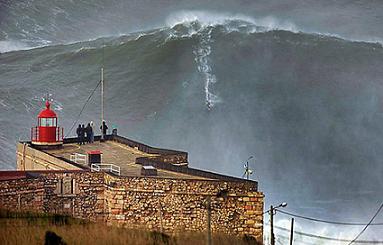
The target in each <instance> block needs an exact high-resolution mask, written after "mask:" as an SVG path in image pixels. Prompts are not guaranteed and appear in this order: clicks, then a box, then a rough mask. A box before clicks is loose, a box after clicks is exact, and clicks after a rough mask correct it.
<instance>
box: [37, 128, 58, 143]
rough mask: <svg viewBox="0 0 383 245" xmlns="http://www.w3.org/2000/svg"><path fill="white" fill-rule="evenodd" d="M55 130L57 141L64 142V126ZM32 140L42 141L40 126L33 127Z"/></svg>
mask: <svg viewBox="0 0 383 245" xmlns="http://www.w3.org/2000/svg"><path fill="white" fill-rule="evenodd" d="M55 130H56V132H55V134H56V135H55V136H56V138H55V140H56V142H63V140H64V128H62V127H56V129H55ZM31 141H40V128H39V127H32V128H31Z"/></svg>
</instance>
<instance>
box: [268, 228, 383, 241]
mask: <svg viewBox="0 0 383 245" xmlns="http://www.w3.org/2000/svg"><path fill="white" fill-rule="evenodd" d="M274 227H275V228H277V229H279V230H283V231H288V232H290V229H287V228H283V227H280V226H274ZM294 233H295V234H298V235H301V236H306V237H311V238H316V239H322V240H327V241H337V242H351V241H352V240H349V239H344V238H335V237H327V236H319V235H315V234H310V233H305V232H300V231H294ZM356 243H363V244H383V241H372V240H371V241H368V240H360V241H357V242H356Z"/></svg>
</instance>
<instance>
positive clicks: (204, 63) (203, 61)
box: [193, 29, 222, 109]
mask: <svg viewBox="0 0 383 245" xmlns="http://www.w3.org/2000/svg"><path fill="white" fill-rule="evenodd" d="M211 30H212V29H210V30H209V31H208V32H205V33H203V34H202V35H200V36H199V38H200V41H199V44H198V45H197V47H196V48H195V50H194V51H193V53H194V55H195V58H194V60H195V62H196V63H197V68H198V71H199V72H200V73H201V74H202V75H203V77H204V80H205V86H204V92H205V102H206V104H207V106H208V108H209V109H210V108H212V107H214V106H215V105H216V104H217V103H219V102H221V101H222V100H221V99H220V98H219V96H218V95H216V94H214V93H213V91H212V90H213V89H212V86H213V84H215V83H216V82H217V78H216V76H215V75H214V73H213V71H212V67H211V65H210V63H211V61H210V57H209V55H210V54H211V45H210V44H211V42H212V40H211Z"/></svg>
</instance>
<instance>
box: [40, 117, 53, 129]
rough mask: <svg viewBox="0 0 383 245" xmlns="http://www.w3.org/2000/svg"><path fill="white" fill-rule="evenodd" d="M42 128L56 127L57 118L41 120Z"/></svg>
mask: <svg viewBox="0 0 383 245" xmlns="http://www.w3.org/2000/svg"><path fill="white" fill-rule="evenodd" d="M40 126H42V127H56V118H40Z"/></svg>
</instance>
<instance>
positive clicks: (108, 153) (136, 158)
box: [43, 135, 257, 188]
mask: <svg viewBox="0 0 383 245" xmlns="http://www.w3.org/2000/svg"><path fill="white" fill-rule="evenodd" d="M100 138H101V137H100V136H96V137H95V142H94V143H91V144H85V145H78V144H77V138H67V139H64V144H63V146H62V147H60V148H54V149H45V150H43V151H44V152H46V153H48V154H49V155H51V156H54V157H56V158H57V159H60V160H64V161H66V162H68V163H69V164H72V165H74V166H76V167H78V168H79V169H83V170H86V171H89V170H91V166H89V165H88V163H87V160H86V159H87V158H88V155H87V153H89V152H94V151H99V152H97V153H101V154H102V155H101V158H102V162H101V163H102V164H106V165H108V164H112V165H113V166H114V167H115V168H116V166H117V168H119V169H120V174H121V176H126V177H146V176H145V175H143V174H142V171H141V170H142V168H143V166H153V167H154V168H156V169H157V175H156V176H155V178H170V179H191V180H216V181H236V182H249V183H252V184H254V185H255V188H257V182H256V181H253V180H245V179H241V178H237V177H231V176H226V175H222V174H217V173H212V172H208V171H204V170H200V169H194V168H190V167H189V166H188V153H187V152H182V151H176V150H169V149H161V148H155V147H151V146H148V145H145V144H143V143H140V142H137V141H133V140H130V139H128V138H125V137H122V136H119V135H106V137H105V139H106V140H105V141H102V142H101V141H100ZM76 154H79V155H78V156H79V158H78V159H77V160H76V158H75V157H74V156H75V155H76ZM95 167H97V166H95ZM93 170H95V171H97V169H93ZM109 172H110V174H114V173H113V171H112V170H110V171H109ZM151 177H153V176H151Z"/></svg>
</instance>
